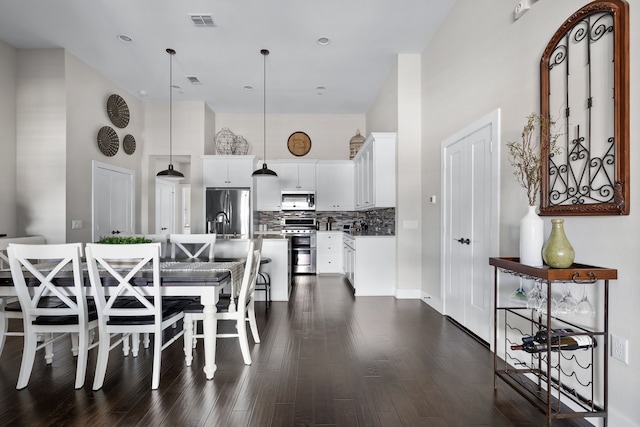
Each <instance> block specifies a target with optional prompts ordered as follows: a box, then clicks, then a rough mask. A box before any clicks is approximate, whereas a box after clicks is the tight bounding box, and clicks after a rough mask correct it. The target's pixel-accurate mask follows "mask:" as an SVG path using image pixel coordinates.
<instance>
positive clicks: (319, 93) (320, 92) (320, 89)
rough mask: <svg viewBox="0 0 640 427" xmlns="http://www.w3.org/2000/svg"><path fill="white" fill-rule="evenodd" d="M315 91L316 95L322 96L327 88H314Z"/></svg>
mask: <svg viewBox="0 0 640 427" xmlns="http://www.w3.org/2000/svg"><path fill="white" fill-rule="evenodd" d="M316 90H317V91H318V95H322V94H323V93H324V91H325V90H327V88H326V87H324V86H318V87H316Z"/></svg>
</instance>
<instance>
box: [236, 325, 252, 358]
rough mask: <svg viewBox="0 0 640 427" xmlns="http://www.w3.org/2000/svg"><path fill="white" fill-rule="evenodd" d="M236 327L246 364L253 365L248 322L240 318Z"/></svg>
mask: <svg viewBox="0 0 640 427" xmlns="http://www.w3.org/2000/svg"><path fill="white" fill-rule="evenodd" d="M236 329H237V330H238V341H239V342H240V351H242V358H243V359H244V364H245V365H251V353H250V352H249V341H248V338H247V322H246V321H245V320H244V319H239V320H238V322H237V323H236Z"/></svg>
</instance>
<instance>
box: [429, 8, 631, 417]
mask: <svg viewBox="0 0 640 427" xmlns="http://www.w3.org/2000/svg"><path fill="white" fill-rule="evenodd" d="M587 3H588V1H586V0H563V1H538V2H534V3H532V7H531V10H529V12H527V13H526V14H525V15H524V16H523V17H522V18H521V19H519V20H518V21H513V9H514V7H515V2H514V1H507V0H485V1H482V2H478V1H475V0H458V1H457V2H456V3H455V5H454V7H453V9H452V10H451V12H450V14H449V15H448V17H447V19H446V20H445V23H444V25H443V26H442V27H441V28H440V30H439V31H438V33H437V34H436V36H435V38H434V39H433V40H432V42H431V43H430V44H429V45H428V46H427V48H426V49H425V51H424V52H423V55H422V131H423V138H422V186H423V193H424V194H425V195H429V194H439V193H440V165H439V159H440V154H439V153H440V142H441V141H442V140H444V139H445V138H446V137H448V136H449V135H452V134H454V133H455V132H456V131H458V130H459V129H461V128H463V127H464V126H465V125H467V124H469V123H471V122H473V121H475V120H476V119H478V118H480V117H482V116H484V115H486V114H487V113H489V112H490V111H493V110H495V109H496V108H501V112H502V117H501V122H502V129H501V131H502V139H503V141H509V140H515V139H517V138H519V136H520V133H521V132H522V126H523V124H524V122H525V116H526V115H527V114H529V113H530V112H532V111H539V71H538V70H539V63H540V57H541V55H542V51H543V50H544V48H545V46H546V44H547V42H548V41H549V39H550V38H551V36H553V34H554V33H555V31H556V30H557V28H558V27H559V26H560V25H561V24H562V22H564V20H565V19H566V18H567V17H569V16H570V15H571V14H572V13H573V12H574V11H576V10H577V9H579V8H580V7H582V6H583V5H585V4H587ZM630 3H634V4H631V7H630V13H631V17H630V18H631V19H630V22H631V41H630V45H631V46H632V48H631V50H630V55H631V57H630V60H631V64H630V71H631V73H630V78H631V85H630V86H631V117H636V116H637V115H638V112H637V111H636V110H637V107H636V106H637V104H638V101H640V84H638V83H639V81H638V77H639V75H638V73H637V72H636V71H637V70H638V69H640V68H639V66H640V63H639V61H640V60H639V56H638V49H634V48H633V46H637V45H638V44H639V43H640V36H639V35H638V32H637V27H635V26H634V24H637V23H638V22H640V9H639V8H638V7H637V6H638V3H637V2H634V1H631V2H630ZM480 16H482V19H478V17H480ZM639 134H640V122H638V121H637V120H636V121H634V120H631V141H632V142H631V144H632V146H633V141H635V140H636V139H637V138H638V135H639ZM501 168H502V182H501V188H500V190H501V207H500V209H501V217H500V224H501V230H500V233H501V241H500V253H499V254H496V255H501V256H515V255H517V252H518V223H519V219H520V218H521V217H522V216H523V215H524V214H525V213H526V210H527V204H528V203H527V200H526V194H525V191H524V190H523V189H521V188H520V187H518V186H517V184H516V183H515V181H514V179H513V176H512V170H511V166H510V165H509V163H508V159H507V157H506V150H502V159H501ZM638 168H640V150H634V149H633V148H632V149H631V183H635V182H639V181H638V174H639V173H640V169H638ZM639 191H640V190H639V189H638V186H633V185H632V186H631V192H632V194H631V201H632V202H631V204H632V207H631V215H629V216H624V217H615V216H602V217H567V218H565V230H566V232H567V235H568V237H569V240H570V241H571V243H572V244H573V246H574V248H575V250H576V261H577V262H581V263H586V264H593V265H602V266H606V267H611V268H617V269H618V277H619V279H618V280H617V281H614V282H613V283H612V285H611V289H610V302H611V305H610V308H609V319H610V330H611V332H613V333H615V334H616V335H619V336H621V337H624V338H627V339H629V348H630V353H629V364H628V365H625V364H623V363H621V362H619V361H616V360H610V364H609V381H610V385H609V399H610V400H609V404H610V414H611V417H610V421H609V425H612V426H613V425H615V426H638V425H639V424H638V423H640V406H639V405H638V404H637V403H638V402H640V389H638V387H636V386H635V385H636V384H640V350H639V349H640V333H638V327H637V325H638V323H640V311H638V310H637V304H638V302H639V301H640V286H638V284H637V283H636V282H637V277H640V263H638V255H637V254H638V253H640V239H637V238H636V236H639V235H640V213H639V212H640V211H639V210H638V209H637V208H638V206H637V203H638V200H640V193H639ZM422 206H423V212H422V226H423V233H422V247H423V259H422V261H423V262H422V263H423V268H424V270H423V282H422V289H423V291H424V292H425V293H427V294H429V295H431V296H432V297H438V296H439V295H440V271H439V265H440V254H439V238H440V223H441V218H440V216H439V206H438V205H431V204H428V198H427V197H425V198H424V200H423V201H422ZM634 207H635V208H634ZM545 226H546V230H545V233H546V234H548V233H549V229H550V220H549V218H545ZM628 236H633V237H632V238H629V237H628ZM578 289H579V288H576V292H577V291H578ZM574 295H575V294H574ZM594 298H595V295H594ZM598 303H600V304H601V303H602V299H601V297H600V298H598ZM631 384H633V385H634V386H633V387H628V386H627V385H631Z"/></svg>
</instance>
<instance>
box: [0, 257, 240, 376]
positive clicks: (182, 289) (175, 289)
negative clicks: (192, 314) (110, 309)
mask: <svg viewBox="0 0 640 427" xmlns="http://www.w3.org/2000/svg"><path fill="white" fill-rule="evenodd" d="M245 261H246V260H245V259H241V258H236V259H225V260H223V261H208V260H200V259H163V260H161V262H160V278H161V289H162V296H170V297H175V296H194V297H199V298H200V304H202V306H203V313H204V320H203V324H202V329H203V335H204V340H203V346H204V355H205V364H204V369H203V371H204V373H205V375H206V377H207V379H213V377H214V374H215V372H216V369H217V366H216V363H215V356H216V335H217V323H218V322H217V318H216V313H217V309H216V304H217V303H218V299H219V294H220V290H221V288H222V287H224V286H230V287H231V294H232V295H234V296H236V294H237V292H238V290H239V289H240V284H241V283H242V276H243V275H244V265H245ZM51 265H54V264H51ZM82 265H83V278H84V281H85V283H86V286H87V296H91V294H92V292H91V286H90V283H89V275H88V273H87V265H86V263H85V262H83V263H82ZM44 270H46V268H45V269H44ZM151 275H152V272H151V268H150V267H149V268H146V267H145V268H142V269H141V270H140V271H139V272H138V273H137V275H136V277H135V278H134V280H135V284H136V285H137V286H144V285H145V283H146V281H145V280H144V279H145V278H148V277H151ZM58 277H60V275H58ZM109 287H110V286H109V285H108V284H106V285H105V286H104V289H105V293H106V294H108V293H109ZM16 296H17V293H16V291H15V288H14V286H13V282H12V278H11V271H10V270H0V298H3V297H5V298H6V297H16ZM231 300H232V301H233V298H232V299H231ZM230 309H232V308H231V307H230ZM0 324H4V327H3V328H2V330H0V333H2V334H4V333H5V332H6V330H7V319H6V318H5V313H4V306H3V304H0Z"/></svg>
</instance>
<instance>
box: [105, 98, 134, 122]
mask: <svg viewBox="0 0 640 427" xmlns="http://www.w3.org/2000/svg"><path fill="white" fill-rule="evenodd" d="M107 114H108V115H109V120H111V123H113V124H114V126H117V127H119V128H121V129H122V128H125V127H127V125H128V124H129V106H128V105H127V103H126V101H125V100H124V99H122V97H121V96H120V95H116V94H115V93H114V94H113V95H111V96H110V97H109V99H107Z"/></svg>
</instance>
